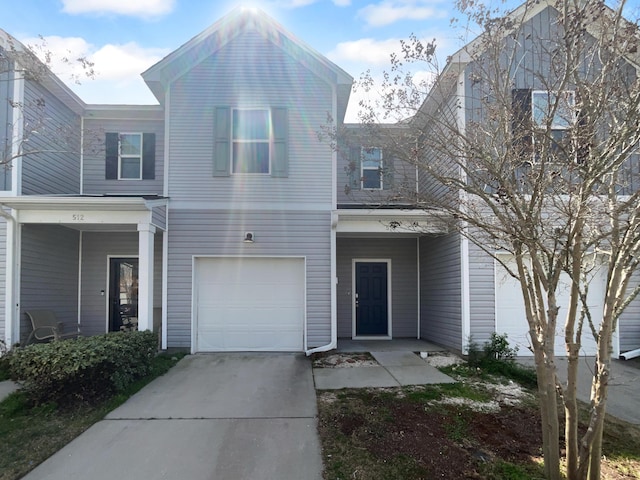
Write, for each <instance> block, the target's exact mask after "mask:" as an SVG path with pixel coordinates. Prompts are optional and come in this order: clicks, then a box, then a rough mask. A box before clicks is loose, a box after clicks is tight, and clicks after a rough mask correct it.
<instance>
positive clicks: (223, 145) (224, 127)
mask: <svg viewBox="0 0 640 480" xmlns="http://www.w3.org/2000/svg"><path fill="white" fill-rule="evenodd" d="M213 123H214V125H213V128H214V132H213V176H214V177H228V176H229V175H230V174H231V109H230V108H229V107H216V108H215V112H214V118H213Z"/></svg>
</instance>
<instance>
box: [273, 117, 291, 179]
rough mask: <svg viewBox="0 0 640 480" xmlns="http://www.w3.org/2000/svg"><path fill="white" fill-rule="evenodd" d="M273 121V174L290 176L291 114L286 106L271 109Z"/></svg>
mask: <svg viewBox="0 0 640 480" xmlns="http://www.w3.org/2000/svg"><path fill="white" fill-rule="evenodd" d="M271 121H272V122H273V158H272V159H271V176H272V177H288V176H289V148H288V138H287V137H288V131H289V115H288V112H287V109H286V108H283V107H276V108H272V109H271Z"/></svg>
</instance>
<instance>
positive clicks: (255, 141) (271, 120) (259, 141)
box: [229, 107, 273, 177]
mask: <svg viewBox="0 0 640 480" xmlns="http://www.w3.org/2000/svg"><path fill="white" fill-rule="evenodd" d="M248 110H261V111H265V112H267V114H268V118H269V125H268V127H269V128H268V130H269V138H267V139H266V140H263V139H254V140H240V139H235V138H234V135H233V115H234V113H235V112H238V111H248ZM229 135H231V148H230V149H229V150H230V152H229V155H230V157H231V158H230V159H229V162H231V163H230V166H229V172H231V175H240V176H243V177H245V176H258V177H264V176H270V175H271V160H272V159H273V118H272V116H271V108H268V107H241V108H232V109H231V128H229ZM236 143H267V144H268V145H269V170H268V171H267V172H266V173H259V172H255V173H243V172H235V171H234V170H233V150H234V149H233V146H234V145H235V144H236Z"/></svg>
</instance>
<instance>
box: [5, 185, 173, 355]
mask: <svg viewBox="0 0 640 480" xmlns="http://www.w3.org/2000/svg"><path fill="white" fill-rule="evenodd" d="M0 205H1V206H2V212H3V215H2V216H3V219H4V225H3V227H4V229H5V234H6V235H5V239H6V243H5V245H6V255H5V258H4V260H5V261H4V269H3V273H5V285H4V287H5V288H4V291H3V292H2V293H3V294H4V298H5V309H4V312H3V313H4V317H5V322H4V327H5V328H4V337H5V341H6V342H7V343H9V344H15V343H24V342H25V341H26V339H27V338H28V336H29V333H30V332H31V330H32V328H31V324H30V321H29V319H28V317H27V315H26V313H25V312H27V311H32V310H50V311H52V312H53V313H54V314H55V316H56V318H57V319H58V321H60V322H62V323H63V324H64V329H65V331H66V332H68V331H69V330H71V331H73V330H79V331H80V333H81V334H82V335H95V334H100V333H105V332H108V331H120V330H156V329H161V326H162V325H163V322H162V320H161V319H162V298H163V296H162V285H163V282H162V278H163V273H164V268H163V264H164V263H163V252H164V245H165V242H166V239H165V238H164V237H165V232H166V218H165V217H166V207H167V199H165V198H161V197H157V196H29V197H12V198H1V199H0ZM162 330H164V329H162ZM163 337H164V335H163Z"/></svg>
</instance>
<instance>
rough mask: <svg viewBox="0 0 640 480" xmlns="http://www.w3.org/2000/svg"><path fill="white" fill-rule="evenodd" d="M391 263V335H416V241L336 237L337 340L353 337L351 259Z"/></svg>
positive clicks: (412, 239) (396, 336) (413, 239)
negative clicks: (384, 260)
mask: <svg viewBox="0 0 640 480" xmlns="http://www.w3.org/2000/svg"><path fill="white" fill-rule="evenodd" d="M354 258H359V259H367V258H370V259H390V260H391V285H390V286H391V307H392V310H391V316H392V326H391V333H392V336H393V337H394V338H401V337H413V338H416V337H417V336H418V288H417V280H418V262H417V260H418V257H417V240H416V239H415V238H388V239H385V238H338V239H337V264H336V268H337V275H338V288H337V293H338V295H337V308H338V337H351V336H352V335H353V317H352V302H353V293H354V292H353V288H354V286H353V259H354Z"/></svg>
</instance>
